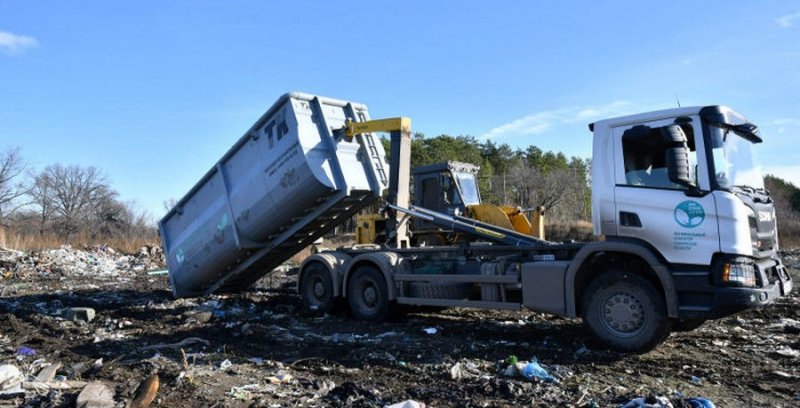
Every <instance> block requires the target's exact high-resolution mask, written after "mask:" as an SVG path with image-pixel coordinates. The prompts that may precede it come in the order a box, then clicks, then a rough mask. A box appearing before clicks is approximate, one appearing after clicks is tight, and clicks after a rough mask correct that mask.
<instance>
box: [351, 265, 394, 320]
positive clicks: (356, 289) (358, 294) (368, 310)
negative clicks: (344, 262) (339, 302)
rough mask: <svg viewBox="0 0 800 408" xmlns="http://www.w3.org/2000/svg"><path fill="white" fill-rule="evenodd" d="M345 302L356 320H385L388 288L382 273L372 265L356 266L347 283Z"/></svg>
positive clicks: (387, 306) (387, 309) (387, 308)
mask: <svg viewBox="0 0 800 408" xmlns="http://www.w3.org/2000/svg"><path fill="white" fill-rule="evenodd" d="M347 302H348V304H349V305H350V311H351V312H352V313H353V316H355V318H356V319H358V320H364V321H368V322H381V321H384V320H386V318H387V317H388V315H389V290H388V289H387V286H386V279H385V278H384V277H383V274H382V273H381V272H380V271H378V270H377V269H375V268H374V267H372V266H360V267H358V268H357V269H356V270H355V271H354V272H353V276H351V277H350V281H349V282H348V284H347Z"/></svg>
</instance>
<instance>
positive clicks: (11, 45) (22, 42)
mask: <svg viewBox="0 0 800 408" xmlns="http://www.w3.org/2000/svg"><path fill="white" fill-rule="evenodd" d="M38 45H39V42H38V41H36V39H35V38H33V37H28V36H25V35H16V34H12V33H9V32H7V31H0V52H3V53H4V54H8V55H14V54H19V53H21V52H23V51H25V50H26V49H28V48H35V47H37V46H38Z"/></svg>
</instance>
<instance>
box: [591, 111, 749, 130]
mask: <svg viewBox="0 0 800 408" xmlns="http://www.w3.org/2000/svg"><path fill="white" fill-rule="evenodd" d="M697 114H700V116H703V118H704V119H706V118H707V119H715V120H717V121H720V120H721V121H725V122H729V121H733V122H740V121H746V119H744V116H742V115H741V114H739V113H737V112H736V111H734V110H733V109H731V108H729V107H727V106H724V105H707V106H687V107H681V108H672V109H662V110H657V111H651V112H644V113H637V114H634V115H627V116H619V117H616V118H609V119H603V120H599V121H597V122H594V123H590V124H589V130H590V131H592V132H594V129H595V128H596V127H600V128H602V127H618V126H625V125H629V124H634V123H644V122H652V121H655V120H659V119H667V118H674V117H677V116H690V115H697ZM734 118H735V119H734Z"/></svg>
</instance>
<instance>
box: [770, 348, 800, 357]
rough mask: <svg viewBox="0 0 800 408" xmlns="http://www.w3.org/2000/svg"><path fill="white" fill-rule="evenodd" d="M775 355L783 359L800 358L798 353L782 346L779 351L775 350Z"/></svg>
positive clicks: (799, 352)
mask: <svg viewBox="0 0 800 408" xmlns="http://www.w3.org/2000/svg"><path fill="white" fill-rule="evenodd" d="M775 353H776V354H780V355H782V356H784V357H792V358H798V357H800V351H798V350H795V349H793V348H791V347H789V346H782V347H780V348H779V349H777V350H775Z"/></svg>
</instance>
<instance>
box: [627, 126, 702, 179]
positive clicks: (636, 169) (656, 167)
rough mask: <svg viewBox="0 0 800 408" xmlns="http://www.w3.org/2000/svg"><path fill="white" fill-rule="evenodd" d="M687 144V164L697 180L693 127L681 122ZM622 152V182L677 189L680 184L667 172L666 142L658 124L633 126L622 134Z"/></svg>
mask: <svg viewBox="0 0 800 408" xmlns="http://www.w3.org/2000/svg"><path fill="white" fill-rule="evenodd" d="M680 126H681V129H683V133H684V134H686V139H687V144H688V146H689V165H690V168H691V169H692V178H693V179H694V181H695V184H696V183H697V174H696V173H697V172H696V168H697V166H696V164H697V151H696V147H695V142H694V129H693V128H692V126H691V125H690V124H688V123H684V124H681V125H680ZM622 155H623V160H624V162H625V184H626V185H628V186H635V187H649V188H662V189H674V190H680V189H683V188H684V187H681V186H680V185H678V184H676V183H673V182H671V181H670V180H669V175H668V173H667V145H666V143H665V141H664V139H663V138H662V137H661V128H660V127H649V126H644V125H639V126H634V127H632V128H630V129H628V130H626V131H625V133H623V135H622Z"/></svg>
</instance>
